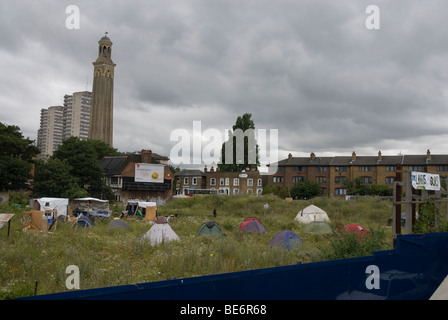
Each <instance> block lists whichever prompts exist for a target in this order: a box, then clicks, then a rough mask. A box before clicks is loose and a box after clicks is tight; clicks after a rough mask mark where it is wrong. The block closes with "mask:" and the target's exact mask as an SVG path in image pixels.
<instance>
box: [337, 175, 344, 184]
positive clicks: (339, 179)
mask: <svg viewBox="0 0 448 320" xmlns="http://www.w3.org/2000/svg"><path fill="white" fill-rule="evenodd" d="M345 180H347V177H342V176H338V177H335V178H334V183H336V184H343V183H344V182H345Z"/></svg>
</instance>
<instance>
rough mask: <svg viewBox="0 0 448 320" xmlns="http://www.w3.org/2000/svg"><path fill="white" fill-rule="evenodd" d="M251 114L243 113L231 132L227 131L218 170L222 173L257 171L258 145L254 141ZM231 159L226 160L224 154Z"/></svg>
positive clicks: (258, 162) (253, 126)
mask: <svg viewBox="0 0 448 320" xmlns="http://www.w3.org/2000/svg"><path fill="white" fill-rule="evenodd" d="M251 116H252V115H251V114H249V113H245V114H244V115H243V116H242V117H241V116H240V117H238V118H237V119H236V122H235V124H234V125H233V127H232V129H233V131H231V130H229V140H227V141H226V142H224V143H223V144H222V149H221V163H219V164H218V168H219V169H220V170H221V171H223V172H240V171H243V170H245V169H249V170H251V169H255V170H258V167H259V165H260V161H259V156H258V144H257V141H256V139H255V124H254V122H253V120H252V119H251ZM230 152H231V154H232V156H233V159H226V153H227V154H228V155H230Z"/></svg>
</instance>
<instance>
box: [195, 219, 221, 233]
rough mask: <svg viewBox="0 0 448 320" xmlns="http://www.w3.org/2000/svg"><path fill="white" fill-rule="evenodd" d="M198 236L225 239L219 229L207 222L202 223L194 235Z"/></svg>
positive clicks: (212, 223)
mask: <svg viewBox="0 0 448 320" xmlns="http://www.w3.org/2000/svg"><path fill="white" fill-rule="evenodd" d="M196 235H198V236H206V235H207V236H214V237H225V235H224V233H222V230H221V228H220V227H219V226H218V225H217V224H216V223H215V222H214V221H208V222H204V223H203V224H202V225H201V226H200V227H199V228H198V231H197V233H196Z"/></svg>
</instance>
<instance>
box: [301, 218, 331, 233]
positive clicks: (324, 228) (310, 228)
mask: <svg viewBox="0 0 448 320" xmlns="http://www.w3.org/2000/svg"><path fill="white" fill-rule="evenodd" d="M303 231H305V232H308V233H312V234H327V233H332V232H333V230H332V229H331V227H330V226H329V225H328V224H327V223H326V222H325V221H311V222H310V223H308V224H307V225H306V226H305V227H304V228H303Z"/></svg>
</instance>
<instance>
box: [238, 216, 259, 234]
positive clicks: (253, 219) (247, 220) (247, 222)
mask: <svg viewBox="0 0 448 320" xmlns="http://www.w3.org/2000/svg"><path fill="white" fill-rule="evenodd" d="M251 221H258V222H259V223H261V221H260V220H258V219H257V218H254V217H249V218H247V219H246V220H244V221H243V222H241V224H240V231H243V229H244V228H245V227H246V226H247V225H248V224H249V223H250V222H251ZM261 224H262V223H261Z"/></svg>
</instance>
